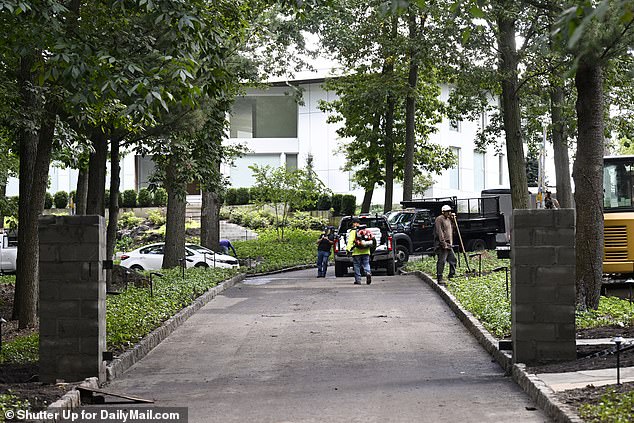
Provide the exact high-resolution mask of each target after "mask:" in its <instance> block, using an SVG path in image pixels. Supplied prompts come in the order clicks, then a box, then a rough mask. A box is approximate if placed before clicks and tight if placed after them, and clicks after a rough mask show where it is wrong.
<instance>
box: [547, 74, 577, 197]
mask: <svg viewBox="0 0 634 423" xmlns="http://www.w3.org/2000/svg"><path fill="white" fill-rule="evenodd" d="M563 103H564V89H563V88H562V87H561V86H559V85H556V86H552V88H551V92H550V114H551V120H552V122H553V129H552V134H553V135H552V136H553V153H554V157H555V178H556V179H557V201H558V202H559V205H560V206H561V208H564V209H569V208H572V187H571V183H570V158H569V150H568V143H567V142H566V134H565V133H564V127H565V126H564V118H563V115H562V108H563Z"/></svg>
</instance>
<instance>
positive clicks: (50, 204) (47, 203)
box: [44, 192, 53, 210]
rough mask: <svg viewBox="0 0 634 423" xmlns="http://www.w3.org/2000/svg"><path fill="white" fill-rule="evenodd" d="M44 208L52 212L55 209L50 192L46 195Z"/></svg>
mask: <svg viewBox="0 0 634 423" xmlns="http://www.w3.org/2000/svg"><path fill="white" fill-rule="evenodd" d="M44 208H45V209H46V210H50V209H52V208H53V196H52V195H51V193H50V192H47V193H45V194H44Z"/></svg>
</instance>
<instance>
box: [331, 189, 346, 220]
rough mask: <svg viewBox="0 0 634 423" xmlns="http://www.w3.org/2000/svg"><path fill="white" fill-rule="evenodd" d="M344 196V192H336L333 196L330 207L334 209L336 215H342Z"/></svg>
mask: <svg viewBox="0 0 634 423" xmlns="http://www.w3.org/2000/svg"><path fill="white" fill-rule="evenodd" d="M342 198H343V194H334V195H333V196H332V200H331V201H330V207H332V209H333V214H334V215H335V216H341V200H342Z"/></svg>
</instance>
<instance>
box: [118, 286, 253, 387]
mask: <svg viewBox="0 0 634 423" xmlns="http://www.w3.org/2000/svg"><path fill="white" fill-rule="evenodd" d="M244 277H245V275H244V274H239V275H236V276H234V277H233V278H231V279H228V280H226V281H224V282H222V283H220V284H218V285H216V286H214V287H213V288H211V289H209V290H208V291H207V292H205V293H204V294H202V295H201V296H200V297H198V298H196V299H195V300H194V301H193V302H192V303H191V304H190V305H188V306H187V307H185V308H184V309H182V310H181V311H179V312H178V313H176V314H175V315H174V316H172V317H170V318H169V319H167V320H166V321H165V322H163V324H162V325H161V326H160V327H158V328H156V329H154V330H153V331H152V332H150V333H149V335H147V336H146V337H145V338H143V339H142V340H141V342H139V343H138V344H137V345H135V346H134V348H133V349H131V350H128V351H126V352H124V353H123V354H121V355H120V356H119V357H117V358H116V359H114V360H113V361H112V362H111V363H110V364H109V365H107V366H106V380H107V381H111V380H113V379H115V378H116V377H117V376H119V375H121V374H122V373H123V372H124V371H126V370H127V369H129V368H130V367H132V365H133V364H135V363H136V362H137V361H139V360H140V359H142V358H143V357H145V356H146V355H147V354H148V353H149V352H150V351H151V350H152V349H154V347H156V346H157V345H158V344H160V343H161V341H163V340H164V339H165V338H167V337H168V336H169V335H170V334H171V333H172V332H174V330H175V329H176V328H178V327H179V326H180V325H182V324H183V323H184V322H185V321H186V320H187V319H189V318H190V317H191V316H192V315H193V314H194V313H195V312H197V311H198V310H199V309H200V308H201V307H202V306H204V305H205V304H207V303H208V302H209V301H211V300H212V299H213V298H215V297H216V295H218V294H220V293H221V292H223V291H225V290H227V289H229V288H231V287H232V286H234V285H235V284H237V283H238V282H240V281H242V280H243V279H244Z"/></svg>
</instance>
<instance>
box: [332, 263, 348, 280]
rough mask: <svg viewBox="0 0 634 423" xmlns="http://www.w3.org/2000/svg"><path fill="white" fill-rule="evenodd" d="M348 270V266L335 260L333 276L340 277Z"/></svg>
mask: <svg viewBox="0 0 634 423" xmlns="http://www.w3.org/2000/svg"><path fill="white" fill-rule="evenodd" d="M347 271H348V266H346V265H345V263H337V262H335V276H336V277H338V278H340V277H342V276H344V275H345V274H346V272H347Z"/></svg>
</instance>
